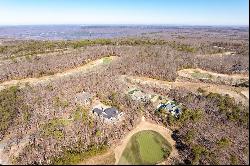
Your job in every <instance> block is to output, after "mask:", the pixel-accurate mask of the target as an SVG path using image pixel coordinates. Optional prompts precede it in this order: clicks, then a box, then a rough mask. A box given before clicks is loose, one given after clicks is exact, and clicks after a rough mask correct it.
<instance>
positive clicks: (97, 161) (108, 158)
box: [78, 150, 115, 165]
mask: <svg viewBox="0 0 250 166" xmlns="http://www.w3.org/2000/svg"><path fill="white" fill-rule="evenodd" d="M114 164H115V154H114V152H113V151H111V150H109V151H108V152H106V153H104V154H102V155H98V156H95V157H91V158H90V159H87V160H86V161H83V162H81V163H79V164H78V165H114Z"/></svg>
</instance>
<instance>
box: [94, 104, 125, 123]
mask: <svg viewBox="0 0 250 166" xmlns="http://www.w3.org/2000/svg"><path fill="white" fill-rule="evenodd" d="M92 112H93V113H94V114H95V115H96V116H99V117H101V118H103V119H104V120H105V121H107V122H115V121H118V120H119V118H120V117H121V116H122V115H123V113H122V112H121V113H119V112H118V110H117V109H115V108H113V107H111V108H106V109H103V108H94V109H93V110H92Z"/></svg>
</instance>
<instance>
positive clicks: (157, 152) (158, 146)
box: [118, 130, 172, 164]
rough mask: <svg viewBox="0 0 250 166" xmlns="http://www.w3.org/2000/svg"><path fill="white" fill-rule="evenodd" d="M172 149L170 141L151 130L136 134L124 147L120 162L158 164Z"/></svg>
mask: <svg viewBox="0 0 250 166" xmlns="http://www.w3.org/2000/svg"><path fill="white" fill-rule="evenodd" d="M171 150H172V147H171V145H170V144H169V142H168V141H167V140H166V139H165V138H164V137H163V136H162V135H160V134H159V133H157V132H155V131H151V130H145V131H140V132H138V133H136V134H134V135H133V136H132V137H131V139H130V141H129V142H128V144H127V146H126V148H125V149H124V151H123V153H122V156H121V158H120V160H119V163H118V164H157V163H159V162H161V161H162V160H163V159H164V158H167V157H168V156H169V154H170V152H171Z"/></svg>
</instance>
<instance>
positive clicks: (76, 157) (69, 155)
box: [52, 145, 107, 165]
mask: <svg viewBox="0 0 250 166" xmlns="http://www.w3.org/2000/svg"><path fill="white" fill-rule="evenodd" d="M106 151H107V146H106V145H101V146H97V145H95V146H92V147H91V148H89V149H88V150H87V151H83V152H81V151H77V150H65V151H64V153H63V155H62V156H61V157H59V158H53V159H52V164H54V165H74V164H78V163H79V162H81V161H84V160H86V159H88V158H90V157H92V156H96V155H99V154H102V153H104V152H106Z"/></svg>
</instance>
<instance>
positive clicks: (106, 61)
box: [103, 57, 112, 65]
mask: <svg viewBox="0 0 250 166" xmlns="http://www.w3.org/2000/svg"><path fill="white" fill-rule="evenodd" d="M111 61H112V58H110V57H105V58H103V63H104V64H105V65H108V64H110V63H111Z"/></svg>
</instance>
